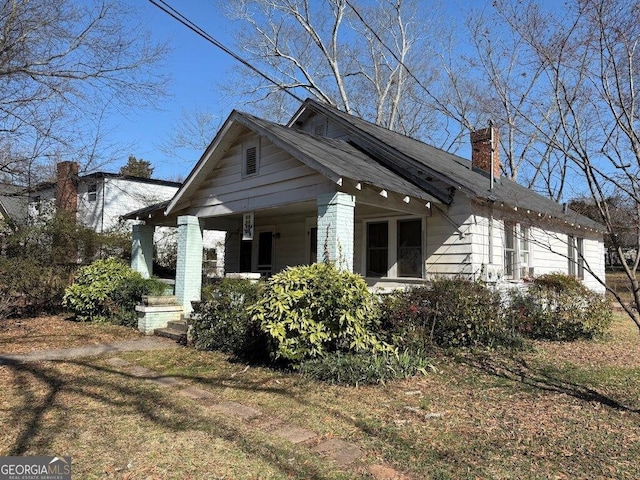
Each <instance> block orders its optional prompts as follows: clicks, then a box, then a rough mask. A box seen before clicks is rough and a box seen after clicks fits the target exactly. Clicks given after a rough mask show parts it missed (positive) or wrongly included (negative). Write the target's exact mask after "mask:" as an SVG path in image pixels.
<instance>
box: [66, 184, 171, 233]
mask: <svg viewBox="0 0 640 480" xmlns="http://www.w3.org/2000/svg"><path fill="white" fill-rule="evenodd" d="M93 182H94V180H93V179H91V178H89V179H85V180H84V181H83V182H82V183H81V184H80V185H79V186H78V219H79V220H80V221H81V222H82V223H83V224H84V225H87V226H88V227H91V228H92V229H94V230H96V231H98V232H107V231H110V230H113V229H114V228H116V227H117V226H118V223H119V219H120V216H121V215H124V214H125V213H128V212H131V211H134V210H137V209H139V208H143V207H148V206H149V205H153V204H154V203H158V202H161V201H163V200H169V199H170V198H171V197H173V195H174V194H175V193H176V191H177V190H178V188H177V187H174V186H170V185H158V184H151V183H147V182H137V181H134V180H129V179H124V178H110V177H104V178H96V179H95V183H96V184H97V192H96V199H95V201H90V200H89V193H88V188H89V185H90V184H91V183H93Z"/></svg>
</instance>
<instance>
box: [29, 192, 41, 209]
mask: <svg viewBox="0 0 640 480" xmlns="http://www.w3.org/2000/svg"><path fill="white" fill-rule="evenodd" d="M40 200H41V199H40V195H36V196H35V197H31V199H30V200H29V202H30V203H31V208H33V211H34V213H40Z"/></svg>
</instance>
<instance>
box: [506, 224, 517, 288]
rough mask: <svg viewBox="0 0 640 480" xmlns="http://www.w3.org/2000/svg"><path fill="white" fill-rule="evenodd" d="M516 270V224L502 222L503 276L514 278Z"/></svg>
mask: <svg viewBox="0 0 640 480" xmlns="http://www.w3.org/2000/svg"><path fill="white" fill-rule="evenodd" d="M515 270H516V224H515V223H511V222H504V276H505V277H507V278H514V277H515Z"/></svg>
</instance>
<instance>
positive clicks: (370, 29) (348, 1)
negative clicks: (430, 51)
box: [345, 0, 440, 103]
mask: <svg viewBox="0 0 640 480" xmlns="http://www.w3.org/2000/svg"><path fill="white" fill-rule="evenodd" d="M345 3H346V4H347V5H349V8H351V10H352V11H353V13H354V14H355V15H356V17H358V20H360V22H361V23H362V24H363V25H364V26H365V28H366V29H367V30H369V31H370V32H371V34H372V35H373V36H374V37H375V38H376V40H377V41H378V42H379V43H380V45H382V46H383V47H384V48H385V49H386V50H387V51H388V52H389V53H390V54H391V55H392V56H393V58H394V59H395V61H396V62H398V63H399V64H400V65H402V68H404V69H405V71H406V72H407V73H408V74H409V76H410V77H411V78H413V79H414V80H415V82H416V83H417V84H418V86H420V87H421V88H422V89H423V90H424V91H425V92H426V93H427V95H429V96H430V97H431V98H432V99H434V100H436V101H437V98H436V97H435V96H434V95H433V94H432V93H431V91H430V90H429V89H428V88H427V87H426V86H425V85H424V84H423V83H422V82H421V81H420V80H419V79H418V77H416V76H415V75H414V74H413V72H412V71H411V70H410V69H409V67H408V66H407V65H406V64H405V63H404V62H403V61H402V59H400V57H398V54H397V53H396V52H394V51H393V49H391V48H390V47H389V46H388V45H387V44H386V43H385V42H384V41H383V40H382V38H380V35H378V32H376V31H375V29H374V28H373V27H372V26H371V25H369V23H368V22H367V21H366V20H365V19H364V17H363V16H362V15H361V14H360V12H359V11H358V10H357V9H356V7H355V6H354V5H353V3H351V0H345ZM438 103H440V102H438Z"/></svg>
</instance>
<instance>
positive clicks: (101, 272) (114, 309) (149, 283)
mask: <svg viewBox="0 0 640 480" xmlns="http://www.w3.org/2000/svg"><path fill="white" fill-rule="evenodd" d="M163 290H164V284H163V283H162V282H160V281H159V280H157V279H144V278H142V276H141V275H140V274H139V273H138V272H135V271H134V270H132V269H131V268H129V267H128V266H127V265H125V264H124V263H123V262H122V261H121V260H118V259H115V258H109V259H104V260H96V261H95V262H93V263H92V264H91V265H87V266H85V267H81V268H80V269H78V271H77V273H76V275H75V278H74V282H73V285H71V286H70V287H68V288H67V289H66V291H65V294H64V300H63V303H64V306H65V307H67V308H68V309H69V310H70V311H71V312H72V313H73V314H74V316H75V318H76V319H77V320H80V321H92V322H110V323H115V324H118V325H127V326H135V325H136V324H137V316H136V312H135V306H136V305H137V304H138V303H139V302H140V300H141V298H142V296H143V295H160V294H161V293H162V292H163Z"/></svg>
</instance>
